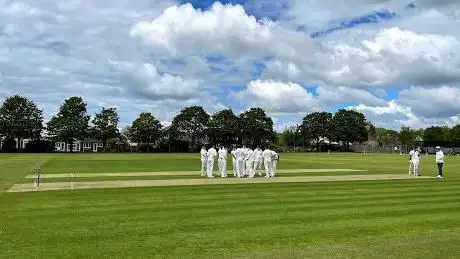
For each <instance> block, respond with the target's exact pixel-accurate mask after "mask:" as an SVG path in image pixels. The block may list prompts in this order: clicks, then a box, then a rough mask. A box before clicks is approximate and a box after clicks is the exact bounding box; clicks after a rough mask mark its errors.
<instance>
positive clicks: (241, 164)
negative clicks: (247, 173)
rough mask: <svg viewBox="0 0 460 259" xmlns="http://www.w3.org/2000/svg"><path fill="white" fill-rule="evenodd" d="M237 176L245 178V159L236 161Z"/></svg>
mask: <svg viewBox="0 0 460 259" xmlns="http://www.w3.org/2000/svg"><path fill="white" fill-rule="evenodd" d="M236 175H237V176H238V177H243V176H244V160H243V159H237V160H236Z"/></svg>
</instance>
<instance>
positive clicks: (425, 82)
mask: <svg viewBox="0 0 460 259" xmlns="http://www.w3.org/2000/svg"><path fill="white" fill-rule="evenodd" d="M264 2H267V1H266V0H248V1H247V2H246V3H245V4H243V5H242V6H240V5H222V4H220V3H214V4H213V5H212V6H210V7H209V8H203V9H194V8H193V6H192V5H191V4H184V5H178V4H177V3H176V2H175V1H169V0H159V1H154V3H152V1H148V0H139V1H128V0H117V1H115V2H110V3H109V2H107V3H106V2H97V3H91V4H90V3H89V2H87V1H65V2H56V1H49V0H40V1H32V0H18V1H3V2H1V3H0V72H1V73H0V84H1V88H0V97H5V96H7V95H10V94H14V93H19V94H26V95H27V96H30V97H31V98H33V99H34V100H37V102H38V103H39V104H40V105H41V106H42V107H46V109H47V110H51V111H55V110H56V109H57V107H58V103H60V102H61V101H62V100H63V99H64V98H66V97H68V96H70V95H81V96H83V97H84V98H85V100H87V101H88V107H89V108H90V111H91V112H94V111H97V110H99V109H100V106H103V105H106V106H110V105H113V106H117V107H119V108H120V113H121V117H122V118H121V119H122V121H123V123H127V122H130V121H132V119H133V118H134V117H135V116H137V115H138V113H140V112H142V111H153V112H154V114H155V116H157V117H158V118H159V119H160V120H162V121H165V122H166V121H169V120H170V119H171V118H172V117H173V115H174V113H175V112H177V111H179V110H180V109H181V108H182V107H184V106H187V105H203V106H205V108H206V109H207V110H209V111H210V112H212V111H215V110H216V109H219V108H222V107H225V106H230V107H237V108H236V110H237V112H238V110H240V109H245V108H247V107H249V106H261V107H263V108H266V109H267V110H268V111H270V113H271V114H276V116H277V121H278V122H279V125H278V128H279V127H280V125H283V127H284V126H286V125H289V122H290V121H293V120H295V119H296V118H297V117H295V116H297V114H302V113H306V112H309V111H312V110H315V109H335V108H336V105H337V104H343V103H352V104H356V105H354V106H353V107H355V108H357V109H360V110H362V111H363V112H366V114H368V115H369V116H371V117H372V119H373V120H380V121H381V122H382V123H385V124H388V125H392V127H399V126H400V125H402V124H404V123H407V124H410V125H424V124H427V123H431V122H433V123H438V122H439V123H443V121H448V122H449V123H454V122H455V121H456V119H455V118H458V114H459V110H460V107H459V106H458V103H459V99H458V97H459V96H460V93H459V90H458V89H459V87H458V85H457V84H456V83H457V82H458V80H459V79H460V76H459V75H460V71H459V70H460V31H459V30H458V26H460V11H459V10H460V4H459V3H458V1H453V0H445V1H434V0H419V1H417V2H416V5H415V8H414V7H413V6H412V7H411V8H408V7H407V4H408V3H409V2H407V3H406V2H401V1H396V0H385V1H364V0H352V1H346V2H344V1H338V0H333V1H310V0H303V1H298V0H286V1H279V2H277V3H271V2H270V3H271V4H270V6H268V7H267V6H266V5H263V4H261V3H264ZM378 11H381V12H382V13H388V14H391V15H389V18H388V19H387V18H384V17H383V16H384V15H383V16H382V15H380V16H379V15H377V16H375V17H376V19H375V20H373V21H372V22H371V23H369V22H366V19H367V18H366V19H364V20H363V19H361V18H362V17H369V15H370V14H371V15H372V14H373V13H375V12H378ZM390 16H391V17H390ZM81 17H85V19H82V18H81ZM264 17H270V18H272V19H275V18H279V20H276V21H274V20H268V19H264ZM360 17H361V18H360ZM379 17H380V18H382V19H380V18H379ZM360 19H361V20H360ZM356 21H359V22H357V23H359V24H358V25H357V26H348V27H347V26H342V25H343V24H347V23H354V22H356ZM362 21H364V22H362ZM341 26H342V27H341ZM298 28H301V30H299V29H298ZM330 28H339V29H337V30H333V32H332V33H327V34H325V35H324V36H321V37H317V38H315V39H312V38H311V37H310V35H311V34H312V33H314V32H317V31H327V30H328V29H330ZM24 57H26V58H24ZM305 85H309V86H312V85H313V86H317V87H316V88H315V87H314V88H315V89H314V90H310V89H311V88H305V87H303V86H305ZM241 86H244V89H243V90H241V91H237V92H234V93H233V94H232V95H231V97H232V98H229V99H227V97H228V95H229V92H233V91H234V90H233V88H237V89H239V88H241ZM389 87H391V88H394V87H399V88H400V89H405V90H402V91H401V92H400V93H399V97H398V96H390V94H388V93H387V88H389ZM307 89H308V90H307ZM430 97H431V98H430ZM390 99H394V100H393V101H392V102H390V103H388V102H389V100H390ZM235 101H237V102H238V104H236V103H234V102H235ZM223 103H225V105H224V104H223ZM427 103H429V104H433V105H426V104H427ZM430 107H431V108H430ZM294 114H295V116H294Z"/></svg>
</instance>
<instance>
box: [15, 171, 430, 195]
mask: <svg viewBox="0 0 460 259" xmlns="http://www.w3.org/2000/svg"><path fill="white" fill-rule="evenodd" d="M419 178H425V179H426V178H433V177H427V176H422V177H417V179H419ZM403 179H415V178H414V177H411V176H407V175H401V174H378V175H324V176H293V177H278V178H265V177H263V178H213V179H208V178H203V179H171V180H123V181H121V180H118V181H92V182H91V181H87V182H53V183H41V184H40V186H39V187H35V186H34V184H33V183H27V184H15V185H13V186H12V187H11V188H10V189H9V190H8V192H33V191H52V190H79V189H97V188H133V187H161V186H187V185H222V184H264V183H265V184H267V183H300V182H331V181H370V180H403Z"/></svg>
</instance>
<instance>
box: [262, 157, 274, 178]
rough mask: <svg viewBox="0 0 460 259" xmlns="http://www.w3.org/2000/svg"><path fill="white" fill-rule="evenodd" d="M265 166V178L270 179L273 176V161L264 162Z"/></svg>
mask: <svg viewBox="0 0 460 259" xmlns="http://www.w3.org/2000/svg"><path fill="white" fill-rule="evenodd" d="M264 165H265V177H270V176H271V175H272V165H273V164H272V161H270V160H264Z"/></svg>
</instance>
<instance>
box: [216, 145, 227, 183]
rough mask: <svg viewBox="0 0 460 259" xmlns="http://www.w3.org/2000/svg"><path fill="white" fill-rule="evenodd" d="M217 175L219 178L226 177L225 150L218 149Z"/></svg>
mask: <svg viewBox="0 0 460 259" xmlns="http://www.w3.org/2000/svg"><path fill="white" fill-rule="evenodd" d="M218 166H219V173H220V177H227V150H226V149H225V148H221V149H219V164H218Z"/></svg>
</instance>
